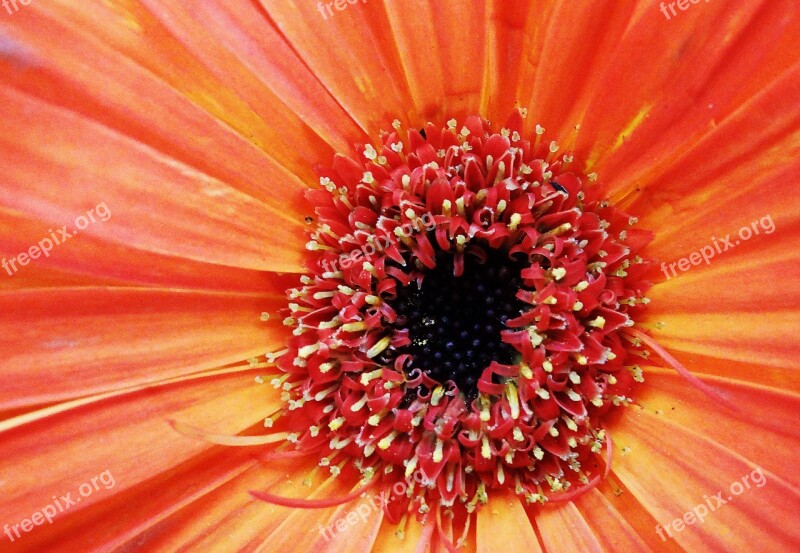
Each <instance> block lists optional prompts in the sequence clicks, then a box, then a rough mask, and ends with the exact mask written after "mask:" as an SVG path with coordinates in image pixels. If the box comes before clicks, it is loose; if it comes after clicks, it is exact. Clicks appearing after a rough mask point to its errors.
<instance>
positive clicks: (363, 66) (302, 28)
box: [261, 0, 419, 136]
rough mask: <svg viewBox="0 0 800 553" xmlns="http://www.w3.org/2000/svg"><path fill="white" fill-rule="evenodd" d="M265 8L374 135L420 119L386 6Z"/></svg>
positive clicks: (269, 2) (265, 1) (269, 1)
mask: <svg viewBox="0 0 800 553" xmlns="http://www.w3.org/2000/svg"><path fill="white" fill-rule="evenodd" d="M261 4H262V5H263V6H264V9H265V10H266V12H267V13H268V14H269V16H270V17H271V18H272V19H273V20H274V21H275V24H276V25H277V27H278V28H279V29H280V31H281V32H282V33H283V35H284V36H285V37H286V40H287V41H288V42H289V44H290V45H291V46H292V48H293V49H294V50H296V51H297V52H298V54H299V55H300V57H301V58H302V60H303V63H305V64H306V65H307V66H308V67H309V68H311V71H312V72H313V73H314V75H316V76H317V78H318V79H319V80H320V81H321V83H322V84H323V85H324V86H325V87H326V88H327V89H328V90H329V91H330V92H331V94H332V95H333V97H334V98H336V99H337V101H338V102H339V103H340V104H341V106H342V107H343V108H344V109H345V110H346V111H347V113H348V114H349V115H350V116H351V117H352V118H353V120H355V121H356V122H357V123H358V124H359V126H360V127H361V128H362V129H364V130H365V131H366V132H367V133H368V134H369V135H370V136H377V134H378V131H380V130H381V129H387V128H388V126H389V125H390V123H391V122H392V120H393V119H394V118H398V119H400V120H401V121H404V120H413V121H417V120H418V119H419V116H418V115H417V114H415V113H414V112H413V107H412V106H413V103H412V102H411V101H410V96H409V93H408V89H407V87H406V82H405V76H404V71H403V67H402V65H401V62H400V59H399V56H398V55H397V51H396V49H395V45H394V42H393V41H392V34H391V33H390V32H389V30H390V29H391V25H390V23H389V20H388V18H387V16H386V11H385V7H384V6H383V4H381V3H379V2H364V1H363V0H362V1H361V2H357V3H355V4H349V3H343V4H342V3H339V4H337V5H343V6H344V9H341V10H340V9H337V8H334V7H333V6H334V4H333V3H332V2H325V3H322V4H319V3H317V2H285V1H283V0H278V1H273V0H261ZM326 6H330V10H331V11H330V13H329V12H328V11H327V8H326ZM334 45H335V46H334Z"/></svg>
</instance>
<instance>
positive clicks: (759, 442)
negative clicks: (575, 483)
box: [612, 368, 800, 487]
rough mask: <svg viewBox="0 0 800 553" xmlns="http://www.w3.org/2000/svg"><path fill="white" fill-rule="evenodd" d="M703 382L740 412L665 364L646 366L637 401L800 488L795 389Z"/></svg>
mask: <svg viewBox="0 0 800 553" xmlns="http://www.w3.org/2000/svg"><path fill="white" fill-rule="evenodd" d="M703 381H704V382H706V383H707V384H709V385H710V386H712V387H713V388H714V389H715V390H718V391H719V392H721V393H723V394H725V396H726V397H728V398H729V399H730V401H732V402H733V403H734V404H735V405H737V406H739V407H740V408H741V411H742V413H743V415H740V414H737V413H733V412H731V411H730V410H728V409H723V408H720V407H719V406H718V405H716V404H714V403H713V402H709V401H708V400H707V399H706V398H705V397H704V396H703V394H702V392H700V391H699V390H697V389H695V388H694V387H693V386H690V385H688V384H687V383H686V382H685V381H683V379H682V378H680V376H678V375H676V374H674V373H672V372H669V371H667V370H664V369H652V368H651V369H648V370H646V371H645V384H644V385H643V386H641V388H640V389H639V390H638V391H637V394H636V401H637V403H638V404H639V405H641V406H642V408H644V409H645V410H646V411H647V412H649V413H654V414H656V415H657V416H658V418H659V419H663V420H664V421H665V424H666V423H670V424H676V425H679V426H681V427H682V428H685V429H687V430H690V431H693V432H696V433H698V434H700V435H703V436H708V437H711V438H713V440H714V442H716V443H718V444H720V445H722V446H724V447H726V448H728V449H730V450H731V451H734V452H736V453H738V454H739V455H741V456H743V457H746V458H747V459H748V460H749V461H752V462H753V463H755V464H757V465H759V466H761V467H763V468H764V469H766V470H768V471H770V472H772V473H774V474H776V475H777V476H779V477H780V478H781V479H783V480H785V481H787V482H789V483H791V484H793V485H795V486H798V487H800V475H798V474H797V471H795V470H794V458H795V452H796V450H797V449H798V448H800V429H798V428H797V427H796V425H795V422H794V421H795V420H796V418H797V413H799V412H800V394H798V393H797V390H796V389H795V390H794V391H791V390H780V389H775V388H769V387H767V386H758V385H753V384H745V383H741V382H737V381H734V380H730V379H727V378H710V377H703ZM628 419H629V417H626V416H623V417H621V418H620V420H619V423H618V424H620V425H621V426H622V427H623V428H624V427H625V426H626V422H627V421H628ZM612 435H613V432H612Z"/></svg>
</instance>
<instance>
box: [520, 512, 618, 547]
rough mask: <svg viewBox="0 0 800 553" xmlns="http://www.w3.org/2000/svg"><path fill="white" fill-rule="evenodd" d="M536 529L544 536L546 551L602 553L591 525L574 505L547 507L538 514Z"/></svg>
mask: <svg viewBox="0 0 800 553" xmlns="http://www.w3.org/2000/svg"><path fill="white" fill-rule="evenodd" d="M535 521H536V527H537V528H538V529H539V534H540V535H541V536H542V543H543V544H544V550H545V551H554V552H555V551H558V553H571V552H575V553H590V552H594V553H602V551H603V548H602V547H601V546H600V543H599V542H598V541H597V537H596V536H595V535H594V533H593V532H592V529H591V528H590V527H589V524H588V523H587V522H586V520H584V518H583V516H581V513H580V511H579V510H578V508H577V507H576V506H575V504H574V503H572V502H569V503H565V504H563V505H558V506H555V505H553V506H547V505H545V506H544V507H543V508H542V509H541V510H540V511H538V512H537V514H536V518H535Z"/></svg>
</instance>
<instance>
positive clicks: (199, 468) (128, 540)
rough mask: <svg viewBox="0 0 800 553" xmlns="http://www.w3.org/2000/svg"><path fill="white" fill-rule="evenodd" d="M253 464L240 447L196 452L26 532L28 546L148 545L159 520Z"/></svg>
mask: <svg viewBox="0 0 800 553" xmlns="http://www.w3.org/2000/svg"><path fill="white" fill-rule="evenodd" d="M255 464H256V461H255V460H253V458H252V456H251V455H250V454H249V453H246V452H244V451H241V450H240V451H239V452H232V451H231V450H229V449H227V448H223V449H221V450H219V451H215V452H213V453H209V454H204V455H198V456H197V457H196V458H194V459H192V460H191V461H190V462H188V463H184V464H182V465H180V466H178V467H176V468H174V469H172V470H169V471H167V472H165V473H162V474H161V475H159V476H157V477H153V478H150V479H148V480H147V481H146V482H144V483H142V484H140V485H139V486H135V487H134V488H132V489H130V490H128V491H125V492H122V493H118V494H115V495H113V496H111V497H108V498H107V499H106V500H104V501H100V502H99V503H98V504H96V505H92V506H91V507H89V508H88V509H84V510H82V511H79V512H77V513H69V512H65V513H64V514H63V517H64V518H59V519H58V522H57V523H56V524H53V525H52V526H48V525H44V526H41V527H39V528H37V529H36V531H34V532H31V533H30V534H28V535H27V536H26V537H25V540H24V545H25V546H26V547H29V548H30V550H31V551H87V550H97V551H113V550H117V549H120V550H121V549H123V548H124V547H125V546H126V545H127V546H131V544H146V543H147V537H148V532H149V531H150V530H151V529H153V528H157V527H158V524H159V523H160V522H162V521H164V520H166V519H168V518H169V517H170V516H172V515H174V514H175V513H177V512H180V511H182V510H185V509H187V508H189V507H190V506H192V507H193V506H195V505H197V504H202V503H203V501H204V499H205V497H206V496H208V495H211V494H212V493H213V492H214V491H215V490H217V489H220V488H224V487H226V486H227V485H229V483H230V482H231V481H235V480H236V479H238V478H239V477H240V476H241V475H242V474H243V473H244V472H245V471H247V470H249V469H251V468H252V467H253V466H254V465H255ZM263 478H264V477H263V476H262V479H263ZM101 489H102V488H101ZM141 547H142V545H139V548H140V549H141Z"/></svg>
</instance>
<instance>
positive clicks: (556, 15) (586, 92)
mask: <svg viewBox="0 0 800 553" xmlns="http://www.w3.org/2000/svg"><path fill="white" fill-rule="evenodd" d="M522 4H525V5H527V6H528V8H529V12H528V14H527V15H528V17H527V20H526V21H525V20H523V18H522V17H521V16H520V17H517V18H515V19H516V24H517V25H521V24H522V22H523V21H524V24H525V26H524V28H523V30H524V34H523V37H524V38H523V42H522V44H520V45H519V48H520V52H521V55H522V56H523V63H522V69H521V72H520V77H519V80H518V81H511V83H513V84H512V86H514V85H515V86H517V88H518V90H519V93H518V97H519V100H520V102H521V104H522V105H523V106H530V117H529V122H530V124H531V125H533V124H537V123H538V124H541V125H542V126H543V127H544V128H545V130H546V134H545V136H546V137H547V138H548V139H549V140H556V141H557V142H558V143H559V144H561V145H562V146H564V145H567V144H565V143H564V142H565V141H566V140H567V137H568V136H569V135H570V133H572V132H573V129H574V125H576V124H577V123H581V118H582V116H583V113H584V111H585V110H586V107H585V105H586V103H587V101H588V97H590V96H591V95H593V94H594V93H596V92H597V90H598V89H597V88H596V87H597V82H598V80H599V78H600V76H601V75H602V74H603V70H604V69H605V67H606V65H607V64H608V63H609V58H611V56H612V55H614V54H615V53H616V52H617V50H618V48H619V45H620V42H621V39H622V36H623V33H624V32H625V30H626V29H627V28H628V26H629V25H630V22H631V18H632V14H633V11H634V8H635V4H634V3H633V2H614V1H613V0H601V1H596V2H580V3H572V4H570V3H563V2H538V3H531V2H522ZM505 5H506V3H505V2H503V8H505ZM576 37H580V39H579V40H576ZM640 71H641V70H640V69H637V72H640ZM504 86H505V85H501V87H504ZM582 98H584V100H583V101H581V99H582ZM621 99H622V97H621V96H620V97H618V99H617V102H619V101H620V100H621ZM581 132H582V133H583V134H585V133H586V131H585V130H583V131H581ZM578 159H580V158H578Z"/></svg>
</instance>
